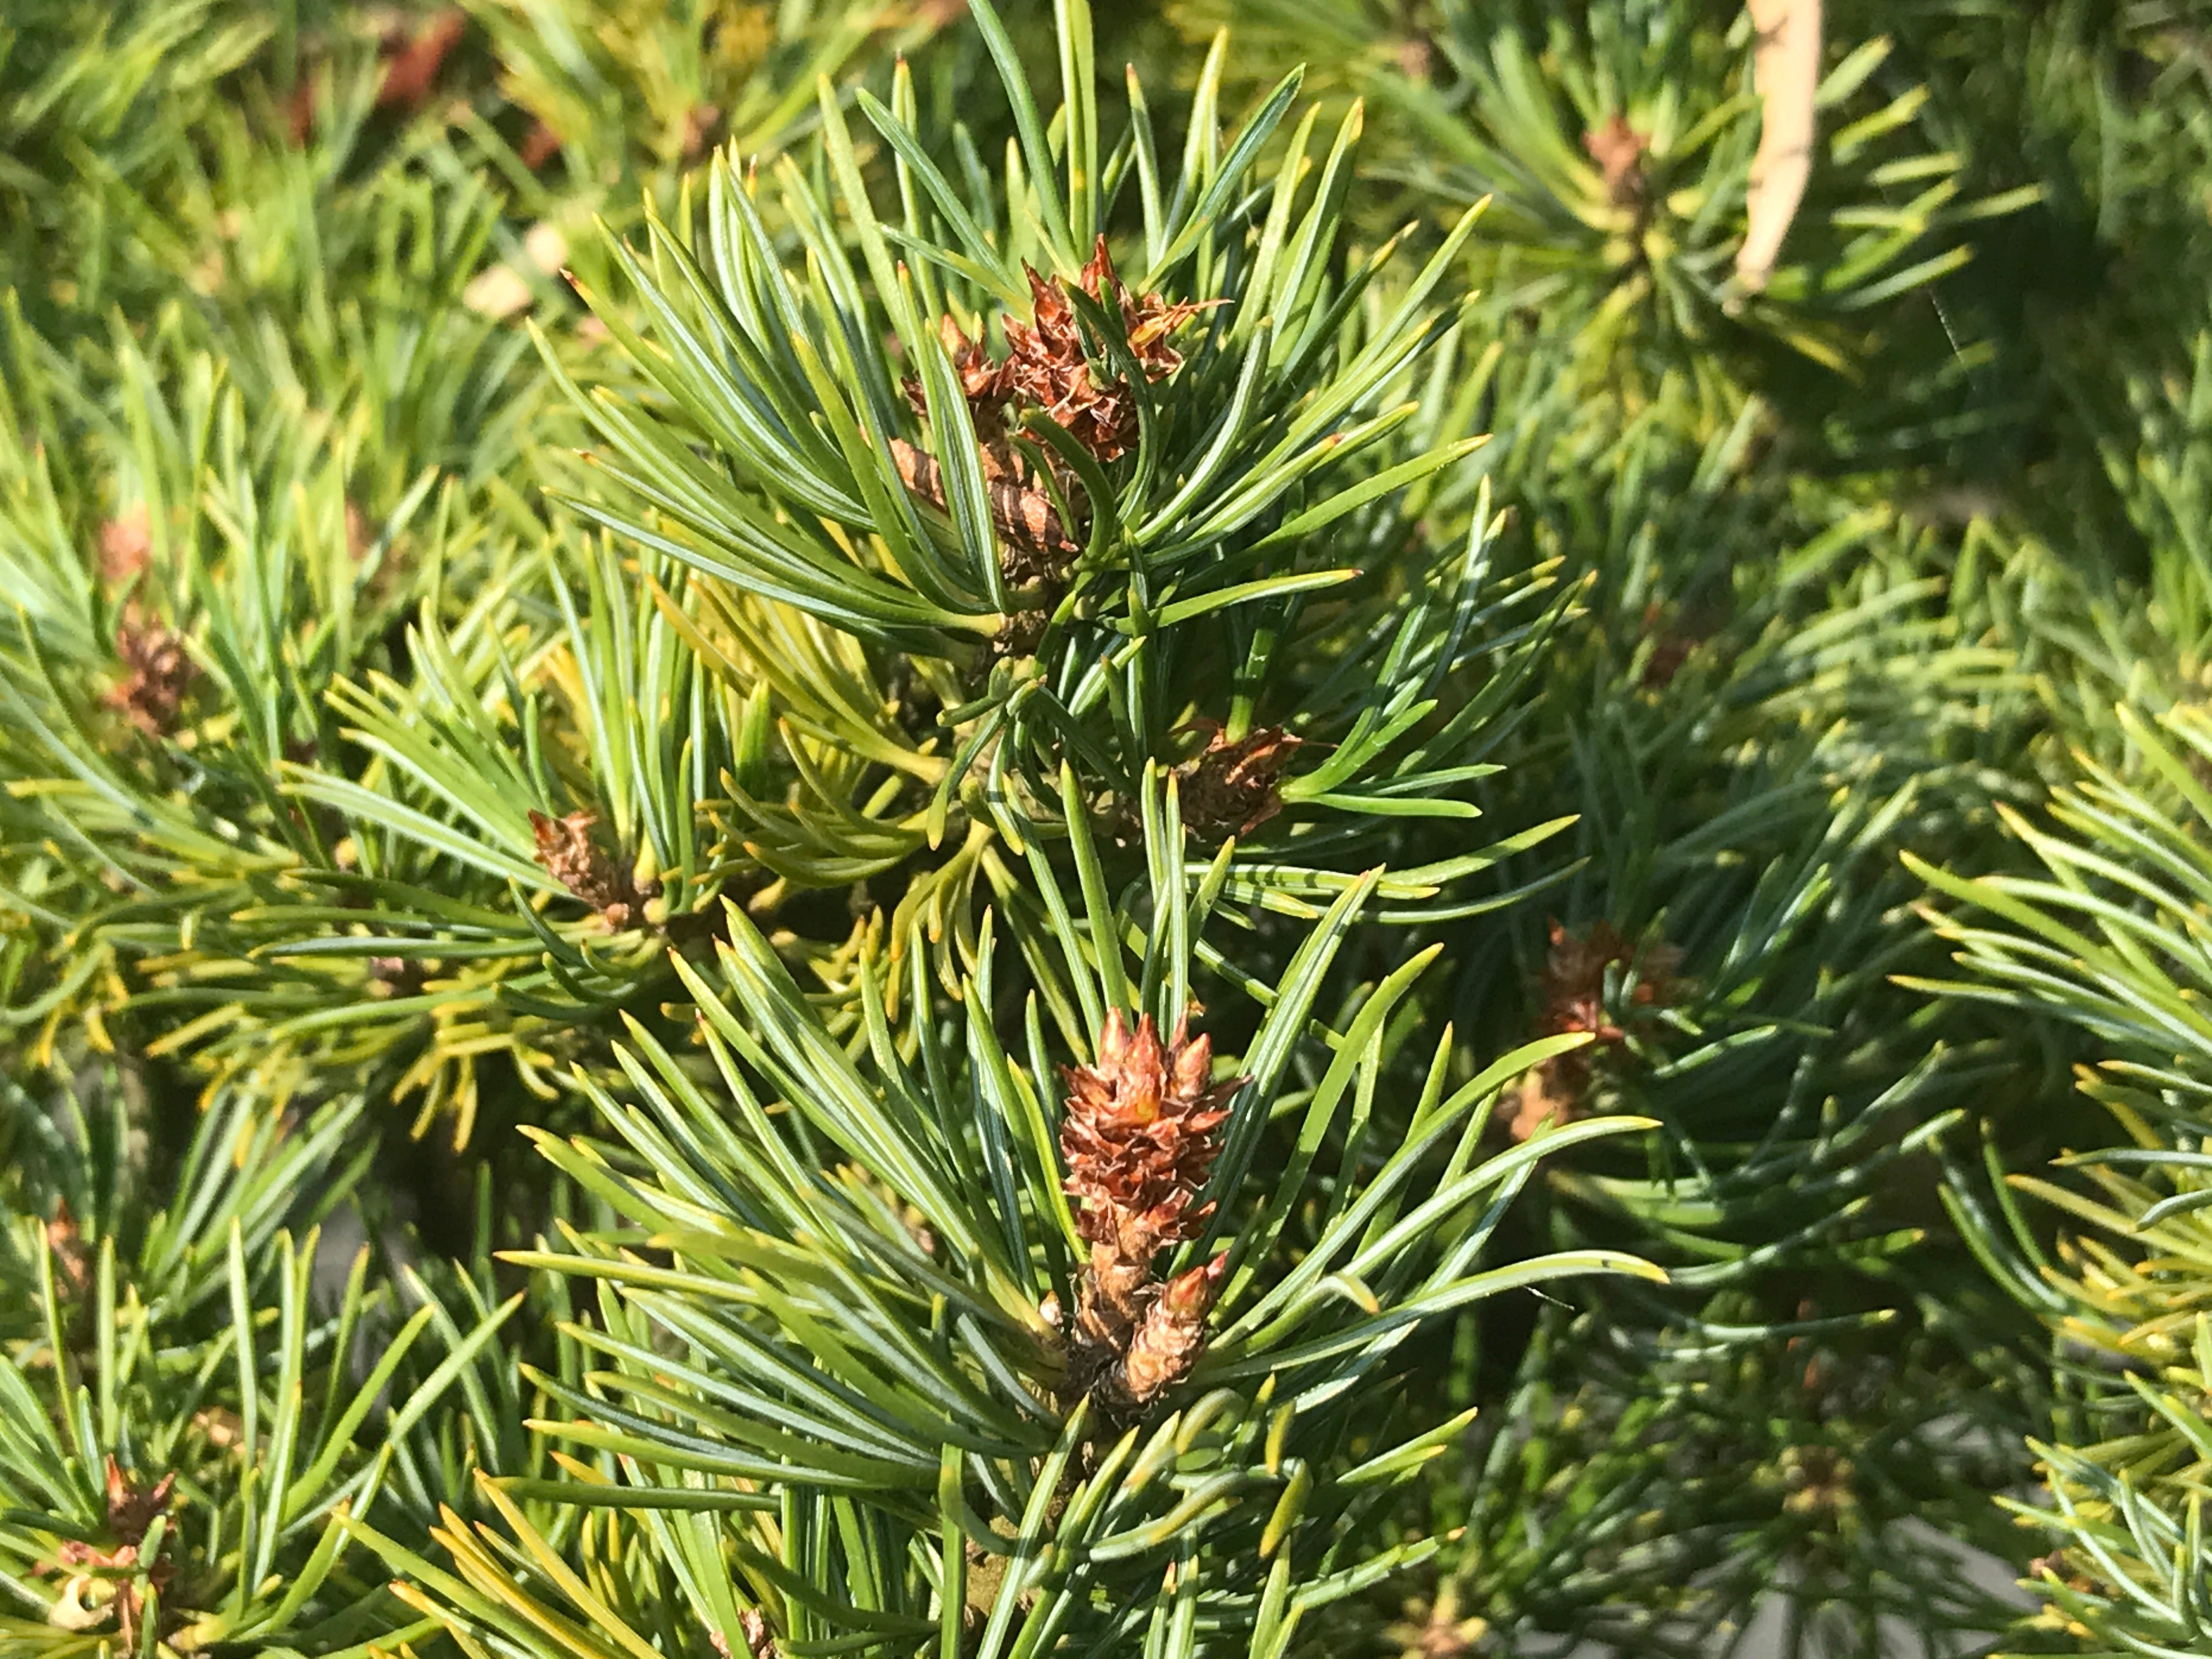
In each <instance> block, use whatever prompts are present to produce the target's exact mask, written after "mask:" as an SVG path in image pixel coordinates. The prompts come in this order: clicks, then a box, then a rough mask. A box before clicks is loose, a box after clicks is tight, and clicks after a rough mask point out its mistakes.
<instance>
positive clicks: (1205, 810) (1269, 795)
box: [1176, 720, 1305, 842]
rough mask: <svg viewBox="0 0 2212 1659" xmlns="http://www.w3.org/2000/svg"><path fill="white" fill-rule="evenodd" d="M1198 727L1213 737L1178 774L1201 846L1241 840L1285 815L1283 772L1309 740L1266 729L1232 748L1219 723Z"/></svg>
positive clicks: (1186, 822) (1186, 814)
mask: <svg viewBox="0 0 2212 1659" xmlns="http://www.w3.org/2000/svg"><path fill="white" fill-rule="evenodd" d="M1196 724H1197V726H1198V727H1199V729H1200V730H1201V731H1203V730H1207V729H1211V730H1212V733H1213V735H1212V739H1211V740H1210V741H1209V742H1208V743H1207V744H1206V747H1205V748H1204V749H1202V750H1200V751H1199V752H1198V754H1197V755H1195V756H1194V757H1192V758H1191V759H1189V760H1188V761H1186V762H1184V763H1182V766H1181V767H1179V768H1177V769H1176V777H1177V778H1178V779H1179V780H1180V782H1179V793H1180V799H1181V801H1182V822H1183V827H1184V828H1185V829H1188V830H1189V831H1190V832H1191V833H1192V834H1193V835H1194V836H1197V837H1198V838H1199V839H1200V841H1201V842H1221V841H1224V840H1225V839H1227V838H1228V837H1229V836H1237V837H1239V838H1240V839H1241V838H1242V837H1243V836H1249V835H1250V834H1251V833H1252V832H1253V831H1254V830H1255V829H1258V828H1259V827H1260V826H1261V824H1263V823H1266V822H1267V820H1268V819H1269V818H1272V817H1274V816H1275V814H1276V813H1278V812H1279V811H1282V808H1283V798H1282V795H1281V793H1279V785H1280V782H1281V779H1282V775H1283V772H1284V769H1285V768H1287V767H1288V766H1289V765H1290V763H1291V757H1292V756H1293V755H1294V754H1296V753H1297V750H1298V749H1299V748H1300V747H1301V746H1302V745H1303V744H1304V741H1305V739H1304V738H1294V737H1292V736H1291V734H1290V733H1289V732H1285V731H1284V730H1283V729H1282V727H1280V726H1260V727H1258V728H1256V729H1255V730H1253V731H1250V732H1246V733H1245V734H1244V735H1243V737H1242V738H1238V739H1237V741H1236V742H1234V743H1231V741H1230V740H1229V738H1228V734H1227V733H1226V732H1224V731H1223V730H1222V728H1221V727H1220V726H1218V724H1217V723H1215V722H1214V721H1212V720H1200V721H1199V722H1197V723H1196Z"/></svg>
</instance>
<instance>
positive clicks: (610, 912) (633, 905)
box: [530, 811, 660, 933]
mask: <svg viewBox="0 0 2212 1659" xmlns="http://www.w3.org/2000/svg"><path fill="white" fill-rule="evenodd" d="M598 822H599V819H598V817H595V816H594V815H593V814H592V813H590V812H571V813H569V814H568V817H561V818H550V817H546V816H545V814H544V813H543V812H539V811H532V813H531V815H530V828H531V831H532V834H533V835H535V836H537V838H538V863H539V864H541V865H543V866H544V867H545V871H546V873H547V874H549V875H550V876H551V877H552V878H553V879H554V880H556V881H557V882H559V883H560V884H562V886H563V887H565V888H567V889H568V890H569V891H570V892H572V893H574V895H575V896H577V897H578V898H580V899H581V900H583V901H584V902H585V903H586V904H588V905H590V906H591V907H592V908H593V909H594V910H597V911H598V912H599V914H600V915H602V916H604V917H605V918H606V923H607V926H608V927H611V928H612V929H613V930H614V931H615V932H617V933H621V932H623V930H624V929H626V928H630V927H638V926H641V924H642V923H643V921H644V920H645V907H646V903H647V901H648V900H651V899H655V898H658V897H659V896H660V884H659V882H657V881H649V882H645V883H643V884H640V883H639V881H638V880H637V878H636V876H635V873H634V872H631V871H629V870H628V869H624V868H623V867H621V866H619V865H617V862H616V861H615V860H613V859H611V858H610V857H609V856H608V855H607V854H606V852H605V849H604V848H601V847H600V846H599V843H598V842H594V841H593V840H592V825H593V824H595V823H598Z"/></svg>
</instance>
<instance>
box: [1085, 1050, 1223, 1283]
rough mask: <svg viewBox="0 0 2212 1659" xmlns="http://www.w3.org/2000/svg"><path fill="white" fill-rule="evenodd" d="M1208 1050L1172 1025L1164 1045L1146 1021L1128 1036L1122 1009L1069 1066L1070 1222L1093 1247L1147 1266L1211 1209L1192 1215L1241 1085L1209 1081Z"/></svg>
mask: <svg viewBox="0 0 2212 1659" xmlns="http://www.w3.org/2000/svg"><path fill="white" fill-rule="evenodd" d="M1212 1060H1213V1048H1212V1042H1211V1040H1210V1039H1208V1038H1206V1037H1203V1036H1200V1037H1191V1036H1188V1028H1187V1026H1186V1024H1184V1023H1183V1022H1182V1021H1178V1022H1177V1023H1176V1030H1175V1035H1174V1036H1173V1037H1172V1038H1170V1041H1169V1042H1168V1043H1167V1044H1166V1045H1165V1046H1164V1047H1163V1045H1162V1044H1161V1042H1160V1040H1159V1035H1158V1032H1157V1031H1156V1030H1154V1029H1153V1026H1152V1016H1151V1015H1149V1014H1147V1015H1146V1016H1145V1017H1144V1018H1142V1019H1141V1020H1139V1022H1138V1024H1137V1030H1136V1031H1135V1033H1134V1034H1133V1035H1132V1034H1131V1032H1130V1031H1129V1030H1128V1027H1127V1025H1126V1024H1124V1023H1123V1021H1122V1018H1121V1010H1119V1009H1118V1008H1117V1009H1115V1010H1114V1011H1113V1012H1110V1013H1109V1014H1108V1015H1107V1017H1106V1030H1105V1032H1104V1034H1103V1036H1101V1037H1100V1038H1099V1042H1098V1060H1097V1064H1096V1065H1093V1066H1069V1067H1067V1068H1066V1070H1065V1072H1064V1073H1063V1075H1064V1076H1065V1077H1066V1081H1067V1087H1068V1097H1067V1115H1066V1118H1065V1119H1064V1120H1063V1121H1062V1122H1061V1124H1060V1152H1061V1155H1062V1156H1063V1157H1064V1158H1066V1160H1067V1190H1068V1193H1069V1194H1070V1195H1071V1196H1073V1197H1074V1198H1075V1199H1077V1200H1079V1203H1080V1206H1081V1208H1080V1209H1079V1212H1078V1214H1077V1217H1076V1225H1077V1228H1078V1229H1079V1231H1081V1233H1082V1235H1083V1237H1085V1238H1086V1239H1087V1240H1089V1241H1090V1242H1091V1243H1092V1244H1093V1245H1103V1246H1105V1247H1107V1248H1109V1249H1111V1250H1112V1251H1113V1252H1114V1254H1115V1256H1116V1257H1118V1258H1119V1259H1120V1260H1121V1261H1126V1262H1132V1263H1135V1264H1137V1265H1138V1266H1139V1267H1146V1268H1147V1269H1148V1268H1149V1267H1150V1265H1151V1262H1152V1258H1153V1257H1154V1256H1155V1255H1158V1253H1159V1252H1160V1251H1161V1250H1162V1249H1165V1248H1166V1247H1167V1246H1169V1245H1170V1244H1180V1243H1184V1242H1186V1241H1188V1240H1189V1239H1193V1238H1195V1237H1198V1235H1199V1233H1200V1231H1202V1230H1203V1229H1204V1227H1205V1225H1206V1220H1207V1219H1208V1218H1209V1216H1210V1214H1211V1208H1210V1206H1200V1207H1196V1208H1194V1207H1193V1205H1192V1200H1194V1199H1195V1198H1196V1197H1197V1195H1198V1193H1199V1190H1200V1188H1202V1187H1204V1186H1205V1184H1206V1176H1207V1175H1208V1174H1209V1173H1210V1172H1211V1171H1212V1168H1213V1159H1214V1155H1215V1154H1216V1152H1218V1151H1219V1150H1220V1148H1219V1146H1218V1142H1217V1139H1216V1135H1215V1131H1216V1130H1218V1128H1219V1127H1221V1125H1222V1124H1223V1123H1224V1122H1225V1121H1227V1119H1228V1116H1229V1107H1228V1102H1229V1099H1230V1097H1231V1096H1233V1095H1234V1094H1235V1093H1236V1092H1237V1090H1238V1089H1239V1088H1241V1087H1242V1086H1243V1079H1232V1080H1231V1081H1229V1082H1226V1083H1220V1084H1213V1083H1211V1082H1210V1081H1209V1079H1210V1078H1211V1076H1212Z"/></svg>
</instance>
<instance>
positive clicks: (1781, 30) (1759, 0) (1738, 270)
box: [1735, 0, 1820, 294]
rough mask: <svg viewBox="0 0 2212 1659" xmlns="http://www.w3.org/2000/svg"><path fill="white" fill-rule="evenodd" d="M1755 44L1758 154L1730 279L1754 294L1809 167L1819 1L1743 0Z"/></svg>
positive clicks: (1768, 270)
mask: <svg viewBox="0 0 2212 1659" xmlns="http://www.w3.org/2000/svg"><path fill="white" fill-rule="evenodd" d="M1747 3H1748V5H1749V7H1750V9H1751V22H1752V27H1753V29H1754V30H1755V31H1756V32H1757V33H1758V36H1759V44H1758V46H1757V48H1756V49H1755V50H1754V52H1753V55H1752V80H1753V84H1754V85H1756V86H1757V88H1758V89H1759V153H1758V154H1757V155H1754V156H1753V157H1752V161H1751V188H1750V192H1749V194H1748V195H1747V197H1746V198H1745V202H1744V210H1745V213H1746V216H1747V224H1746V227H1745V230H1744V237H1743V246H1741V247H1740V248H1738V249H1737V250H1736V255H1735V275H1736V281H1737V282H1738V283H1740V284H1741V286H1742V287H1743V288H1744V289H1746V290H1747V291H1748V292H1750V293H1753V294H1756V293H1758V292H1759V290H1761V289H1764V288H1765V286H1766V283H1767V279H1768V278H1769V277H1770V276H1772V275H1773V274H1774V262H1775V259H1776V258H1777V257H1778V256H1779V254H1780V253H1781V252H1782V239H1783V238H1784V236H1786V235H1788V234H1789V233H1790V221H1791V220H1792V219H1794V218H1796V216H1797V205H1798V204H1799V203H1801V202H1802V201H1803V200H1804V199H1805V182H1806V180H1807V179H1808V178H1810V177H1811V175H1812V171H1813V126H1814V122H1813V97H1814V93H1815V92H1817V91H1818V90H1819V89H1820V0H1747Z"/></svg>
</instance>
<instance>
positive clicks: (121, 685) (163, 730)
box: [107, 607, 199, 738]
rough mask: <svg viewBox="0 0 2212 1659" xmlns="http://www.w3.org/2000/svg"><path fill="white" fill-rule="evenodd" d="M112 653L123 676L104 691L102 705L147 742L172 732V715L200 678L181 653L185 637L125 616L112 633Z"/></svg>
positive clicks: (185, 653) (132, 614) (180, 709)
mask: <svg viewBox="0 0 2212 1659" xmlns="http://www.w3.org/2000/svg"><path fill="white" fill-rule="evenodd" d="M115 652H116V655H117V656H118V657H119V658H121V659H122V661H123V669H124V674H123V678H121V679H120V680H118V681H117V682H116V683H115V684H113V685H112V686H110V687H109V688H108V690H107V704H108V706H109V707H110V708H116V709H119V710H120V711H122V713H123V714H125V716H126V717H128V719H129V720H130V721H131V724H132V725H133V726H137V728H138V729H139V730H140V731H141V732H144V733H145V734H146V735H147V736H148V737H149V738H165V737H167V736H168V735H169V734H170V733H171V732H174V731H175V730H176V729H177V716H178V715H179V714H180V713H182V712H183V709H184V706H185V698H186V697H187V696H190V695H191V689H192V682H193V681H195V680H197V678H199V665H198V664H197V663H196V662H194V661H193V660H192V656H191V652H190V651H188V650H186V649H185V638H184V635H181V634H179V633H178V632H176V631H175V630H174V629H169V628H164V627H162V626H161V624H160V623H149V622H146V621H144V620H143V618H141V617H139V615H138V614H137V610H136V608H135V607H134V608H133V609H132V610H131V611H128V612H126V613H125V617H124V619H123V623H122V625H121V626H120V627H118V629H116V630H115Z"/></svg>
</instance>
